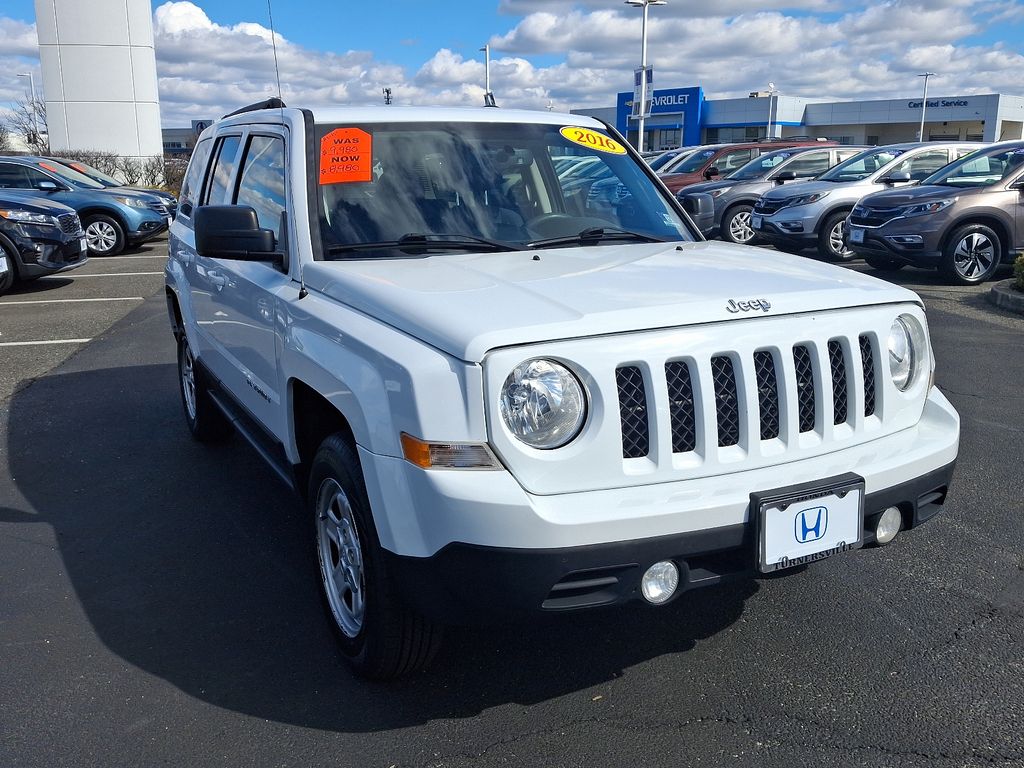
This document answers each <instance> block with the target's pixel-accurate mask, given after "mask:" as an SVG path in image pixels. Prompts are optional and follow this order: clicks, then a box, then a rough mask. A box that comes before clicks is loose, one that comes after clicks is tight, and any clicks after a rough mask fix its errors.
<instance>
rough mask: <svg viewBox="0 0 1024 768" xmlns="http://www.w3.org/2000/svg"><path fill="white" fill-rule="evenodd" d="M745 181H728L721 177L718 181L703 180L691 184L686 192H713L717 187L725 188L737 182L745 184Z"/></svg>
mask: <svg viewBox="0 0 1024 768" xmlns="http://www.w3.org/2000/svg"><path fill="white" fill-rule="evenodd" d="M745 183H746V182H745V181H726V180H725V179H720V180H718V181H702V182H701V183H700V184H691V185H690V186H688V187H687V188H686V193H687V194H689V193H691V192H713V191H714V190H716V189H724V188H725V187H733V186H735V185H737V184H745Z"/></svg>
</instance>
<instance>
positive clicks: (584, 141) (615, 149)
mask: <svg viewBox="0 0 1024 768" xmlns="http://www.w3.org/2000/svg"><path fill="white" fill-rule="evenodd" d="M559 133H561V134H562V135H563V136H565V138H567V139H568V140H569V141H571V142H574V143H576V144H579V145H580V146H581V147H587V148H588V149H596V150H597V151H598V152H607V153H609V154H611V155H624V154H626V148H625V147H624V146H622V145H621V144H619V142H617V141H616V140H615V139H612V138H610V137H608V136H605V135H604V134H603V133H598V132H597V131H592V130H590V129H589V128H577V127H576V126H573V125H567V126H565V127H564V128H563V129H562V130H560V131H559Z"/></svg>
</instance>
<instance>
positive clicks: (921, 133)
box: [917, 72, 935, 141]
mask: <svg viewBox="0 0 1024 768" xmlns="http://www.w3.org/2000/svg"><path fill="white" fill-rule="evenodd" d="M934 76H935V73H934V72H922V73H921V74H920V75H918V77H923V78H924V96H923V97H922V98H921V129H920V130H919V131H918V132H917V140H918V141H924V113H925V110H926V109H927V108H928V78H929V77H934Z"/></svg>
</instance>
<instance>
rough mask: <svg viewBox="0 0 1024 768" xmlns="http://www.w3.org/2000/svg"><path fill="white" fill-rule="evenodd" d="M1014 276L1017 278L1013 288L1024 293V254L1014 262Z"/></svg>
mask: <svg viewBox="0 0 1024 768" xmlns="http://www.w3.org/2000/svg"><path fill="white" fill-rule="evenodd" d="M1013 276H1014V277H1015V278H1016V280H1014V283H1013V287H1014V288H1016V289H1017V290H1018V291H1024V254H1022V255H1020V256H1018V257H1017V260H1016V261H1015V262H1013Z"/></svg>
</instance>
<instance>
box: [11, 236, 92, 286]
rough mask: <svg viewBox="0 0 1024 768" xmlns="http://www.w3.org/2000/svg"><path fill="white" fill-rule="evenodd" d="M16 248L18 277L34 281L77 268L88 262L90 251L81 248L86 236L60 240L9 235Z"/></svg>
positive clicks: (58, 238)
mask: <svg viewBox="0 0 1024 768" xmlns="http://www.w3.org/2000/svg"><path fill="white" fill-rule="evenodd" d="M8 236H9V237H10V238H11V239H12V240H13V241H14V244H15V245H16V246H17V256H16V258H17V259H18V263H17V265H16V269H17V274H18V277H19V278H20V279H22V280H31V279H33V278H36V277H42V276H43V275H54V274H57V273H58V272H67V271H68V270H70V269H77V268H78V267H80V266H82V265H83V264H85V262H86V261H87V260H88V254H89V252H88V251H87V250H86V249H85V248H84V247H83V246H82V244H83V243H85V233H84V232H83V233H81V234H80V235H77V236H69V235H61V236H59V237H37V236H33V237H27V236H13V237H12V236H10V235H8Z"/></svg>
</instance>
